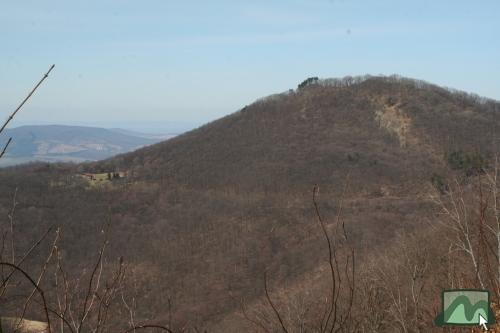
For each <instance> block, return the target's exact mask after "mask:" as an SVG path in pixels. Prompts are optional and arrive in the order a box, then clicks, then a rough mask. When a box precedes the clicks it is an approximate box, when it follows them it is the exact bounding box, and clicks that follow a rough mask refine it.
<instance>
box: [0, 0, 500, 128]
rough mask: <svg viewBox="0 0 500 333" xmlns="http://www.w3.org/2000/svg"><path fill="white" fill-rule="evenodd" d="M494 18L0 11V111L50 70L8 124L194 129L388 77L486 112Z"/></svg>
mask: <svg viewBox="0 0 500 333" xmlns="http://www.w3.org/2000/svg"><path fill="white" fill-rule="evenodd" d="M498 12H500V3H498V2H495V1H483V2H481V3H471V2H456V1H453V2H452V1H448V0H447V1H441V2H439V3H436V2H431V1H419V2H404V3H403V2H399V1H395V0H384V1H378V2H376V3H374V2H370V3H367V2H363V1H360V0H330V1H328V0H314V1H304V0H293V1H286V2H285V1H275V2H272V3H269V2H264V1H254V2H247V1H212V2H210V3H202V2H197V1H184V2H176V1H159V0H150V1H146V2H135V1H120V2H117V1H111V0H108V1H95V0H93V1H88V2H85V3H75V2H66V1H62V0H57V1H51V2H50V3H44V2H40V1H33V0H32V1H23V2H13V3H11V2H6V3H5V4H3V8H2V11H1V12H0V32H2V35H3V36H4V39H3V52H1V53H0V86H2V89H1V90H0V110H1V113H2V114H3V116H4V117H6V116H7V115H8V114H9V113H10V112H12V110H13V109H14V108H15V106H17V105H18V103H19V102H20V101H21V100H22V98H23V97H24V96H25V94H26V93H27V91H29V89H31V87H32V86H33V84H34V83H35V82H36V81H38V80H39V78H40V77H41V75H42V74H43V73H44V72H45V71H46V70H47V69H48V67H49V66H50V65H51V64H52V63H55V64H56V68H55V70H54V71H53V72H52V73H51V77H50V78H49V80H47V81H46V82H45V83H44V85H43V86H42V87H41V89H40V90H39V91H38V92H37V94H36V95H35V96H34V98H33V99H32V100H31V101H30V102H29V103H28V104H27V105H26V108H25V109H23V112H21V113H20V114H19V115H18V117H17V118H16V121H15V124H14V123H13V124H12V125H15V126H19V125H20V124H42V123H57V124H93V125H98V126H99V127H109V126H108V125H105V126H102V124H116V125H110V126H111V127H122V126H120V125H119V124H120V123H122V124H130V125H134V126H135V127H133V128H135V129H137V126H136V125H137V124H139V123H143V124H147V123H150V124H152V125H151V126H152V128H157V127H158V126H159V127H161V126H164V125H159V124H162V123H172V122H173V123H179V122H180V123H189V124H196V125H199V124H202V123H206V122H208V121H211V120H214V119H217V118H220V117H222V116H224V115H227V114H229V113H232V112H234V111H236V110H238V109H240V108H241V107H243V106H244V105H246V104H249V103H251V102H253V101H254V100H256V99H258V98H260V97H262V96H266V95H269V94H272V93H278V92H282V91H286V90H288V89H290V88H295V87H296V85H297V84H298V83H299V82H300V81H302V80H303V79H305V78H306V77H309V76H319V77H323V78H328V77H342V76H345V75H353V76H354V75H363V74H372V75H378V74H379V73H382V74H385V75H391V74H400V75H403V76H406V77H411V78H417V79H423V80H426V81H429V82H432V83H436V84H439V85H443V86H448V87H452V88H456V89H460V90H464V91H468V92H473V93H477V94H479V95H482V96H485V97H489V98H494V99H497V100H499V99H500V92H499V91H498V89H497V86H496V80H495V79H496V77H498V76H500V64H499V62H498V59H499V58H500V46H499V45H498V43H496V40H497V39H498V38H497V37H498V36H497V32H498V31H500V21H499V20H497V19H496V16H497V13H498ZM99 124H101V125H99ZM196 125H195V126H196ZM151 126H149V125H148V126H143V125H140V126H139V128H149V127H151ZM127 128H130V127H127Z"/></svg>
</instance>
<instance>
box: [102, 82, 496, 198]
mask: <svg viewBox="0 0 500 333" xmlns="http://www.w3.org/2000/svg"><path fill="white" fill-rule="evenodd" d="M499 110H500V104H499V103H497V102H495V101H492V100H487V99H484V98H480V97H478V96H475V95H472V94H467V93H464V92H458V91H453V90H450V89H445V88H441V87H438V86H435V85H432V84H429V83H425V82H423V81H417V80H411V79H404V78H399V77H359V78H345V79H341V80H335V79H331V80H310V81H307V80H306V81H305V83H304V84H302V87H301V88H299V89H297V90H294V91H289V92H287V93H283V94H277V95H273V96H270V97H267V98H263V99H262V100H259V101H257V102H255V103H253V104H251V105H249V106H246V107H244V108H242V109H241V110H240V111H238V112H236V113H234V114H231V115H229V116H227V117H224V118H222V119H220V120H217V121H214V122H212V123H209V124H207V125H205V126H202V127H201V128H199V129H197V130H194V131H191V132H188V133H186V134H184V135H181V136H179V137H178V138H175V139H173V140H170V141H168V142H164V143H160V144H157V145H153V146H150V147H147V148H144V149H141V150H139V151H137V152H134V153H132V154H127V155H123V156H120V157H118V158H114V159H111V160H109V161H107V162H105V163H99V164H96V165H95V168H97V169H103V170H106V169H109V168H114V167H120V168H126V169H130V170H133V173H134V175H135V176H136V177H137V178H138V179H151V180H154V179H155V178H156V179H158V178H162V179H164V180H169V181H172V182H174V183H176V184H183V185H187V186H190V187H194V188H198V189H203V188H204V189H210V188H234V187H237V188H238V189H240V190H248V191H262V190H264V191H275V192H280V191H287V190H290V189H297V190H299V189H300V190H301V191H302V190H305V189H307V188H309V187H310V185H311V184H314V183H317V182H321V183H323V184H331V185H338V183H339V181H340V179H342V178H343V177H344V176H345V174H346V173H347V172H348V171H349V172H351V173H352V176H353V177H352V179H353V180H354V182H355V184H353V185H354V186H356V188H358V189H360V190H366V191H375V190H377V189H379V188H380V187H381V186H389V185H390V186H396V187H397V188H401V186H402V185H405V186H406V185H407V186H409V187H414V186H420V185H423V184H424V183H425V182H426V181H428V180H429V177H430V175H431V174H433V173H434V172H436V171H437V170H439V169H441V168H443V167H445V166H446V164H447V163H448V161H451V159H453V158H455V159H463V160H464V161H465V160H467V159H468V160H471V161H472V160H475V161H476V162H478V161H477V159H481V158H483V157H484V158H486V157H487V156H490V155H491V154H492V153H493V152H494V151H495V149H496V147H495V146H494V144H495V142H494V141H495V140H494V138H495V135H496V133H500V132H499V120H500V112H499ZM471 161H469V162H470V163H472V162H471ZM457 163H458V164H460V163H461V162H460V161H455V164H457ZM452 164H453V161H452ZM454 166H455V167H473V166H459V165H454ZM405 189H406V190H407V189H408V188H407V187H405Z"/></svg>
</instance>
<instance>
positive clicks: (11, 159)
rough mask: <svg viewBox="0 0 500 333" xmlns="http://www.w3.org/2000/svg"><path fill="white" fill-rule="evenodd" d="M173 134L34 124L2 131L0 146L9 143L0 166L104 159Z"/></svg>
mask: <svg viewBox="0 0 500 333" xmlns="http://www.w3.org/2000/svg"><path fill="white" fill-rule="evenodd" d="M172 136H174V135H169V134H145V133H138V132H134V131H129V130H125V129H105V128H98V127H85V126H65V125H37V126H20V127H16V128H9V129H6V130H5V131H4V132H3V133H1V134H0V145H1V146H2V147H3V145H4V143H5V142H6V141H7V140H8V138H9V137H12V143H11V144H10V146H9V147H8V150H7V152H6V154H5V156H4V157H3V158H2V159H1V160H0V166H7V165H16V164H22V163H27V162H33V161H47V162H60V161H64V162H83V161H96V160H101V159H105V158H108V157H111V156H114V155H117V154H121V153H126V152H129V151H133V150H135V149H138V148H140V147H143V146H147V145H151V144H154V143H157V142H159V141H162V140H165V139H168V138H169V137H172Z"/></svg>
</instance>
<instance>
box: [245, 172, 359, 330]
mask: <svg viewBox="0 0 500 333" xmlns="http://www.w3.org/2000/svg"><path fill="white" fill-rule="evenodd" d="M347 187H348V181H346V184H345V187H344V190H343V193H342V197H341V199H340V200H339V206H338V208H337V213H336V218H335V221H334V223H333V224H332V225H331V226H330V227H331V228H332V229H333V230H334V231H335V232H334V234H333V235H331V234H330V231H329V230H328V227H327V225H326V223H325V221H324V219H323V216H322V214H321V212H320V208H319V205H318V202H317V196H318V194H319V187H318V186H314V188H313V191H312V202H313V206H314V211H315V214H316V220H317V223H318V225H319V227H320V229H321V232H322V235H323V237H324V240H325V243H326V246H327V254H328V259H327V260H328V267H329V269H328V272H329V274H328V275H329V279H330V282H329V287H330V288H329V290H328V292H327V294H326V295H325V297H324V298H322V299H321V300H320V301H318V300H316V301H315V302H311V303H310V304H306V305H302V306H301V307H300V308H301V311H298V313H299V314H300V315H299V316H300V317H305V316H307V315H309V314H310V315H313V316H314V317H312V318H310V319H306V318H303V320H299V321H297V320H295V321H294V320H292V319H291V318H287V316H285V315H284V313H285V311H283V308H287V309H289V308H290V307H291V306H290V304H289V302H290V301H288V303H287V302H283V301H282V302H276V300H273V296H272V295H271V291H270V290H269V285H268V278H267V273H266V274H264V296H265V301H266V303H267V305H268V309H270V311H266V310H265V309H264V307H260V308H259V309H257V310H254V311H253V312H252V313H249V311H248V310H247V309H246V307H245V306H244V303H243V302H242V312H243V315H244V317H245V318H246V319H247V320H248V321H250V322H251V323H252V324H254V325H255V326H256V327H258V328H259V329H260V330H262V331H263V332H278V331H279V332H283V333H292V332H310V331H314V332H319V333H333V332H335V333H337V332H355V331H356V330H357V324H356V323H353V321H351V320H350V319H351V317H352V310H353V304H354V296H355V287H356V283H355V282H356V280H355V252H354V248H353V247H352V246H351V245H350V242H349V239H348V235H347V231H346V228H345V223H344V221H343V220H342V205H343V199H344V197H345V193H346V191H347ZM311 308H315V311H310V309H311ZM318 313H319V316H318V315H317V314H318ZM295 314H296V315H295V317H296V318H297V312H295Z"/></svg>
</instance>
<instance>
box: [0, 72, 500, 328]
mask: <svg viewBox="0 0 500 333" xmlns="http://www.w3.org/2000/svg"><path fill="white" fill-rule="evenodd" d="M497 133H500V103H498V102H495V101H491V100H486V99H482V98H479V97H477V96H475V95H470V94H465V93H461V92H456V91H451V90H449V89H444V88H441V87H437V86H435V85H431V84H428V83H425V82H421V81H415V80H410V79H403V78H397V77H390V78H387V77H363V78H345V79H342V80H316V79H314V78H313V79H310V80H308V81H307V82H306V83H305V84H302V85H301V87H300V88H298V89H294V90H291V91H289V92H286V93H283V94H278V95H273V96H270V97H267V98H264V99H262V100H259V101H256V102H255V103H252V104H251V105H248V106H245V107H243V108H242V109H241V110H239V111H238V112H235V113H233V114H231V115H229V116H227V117H224V118H222V119H219V120H217V121H214V122H211V123H209V124H206V125H204V126H202V127H200V128H198V129H195V130H193V131H190V132H188V133H185V134H183V135H180V136H178V137H175V138H173V139H170V140H168V141H166V142H162V143H158V144H155V145H152V146H148V147H144V148H142V149H139V150H137V151H134V152H131V153H127V154H123V155H119V156H117V157H113V158H110V159H108V160H105V161H99V162H94V163H87V164H80V165H77V166H68V165H61V164H34V165H29V166H24V167H16V168H11V169H4V170H0V215H2V216H8V214H9V212H11V207H12V199H13V196H14V194H15V195H16V198H17V199H16V200H17V202H18V203H19V204H18V205H17V206H16V209H15V223H16V234H17V235H23V237H22V239H21V241H20V242H19V243H17V246H18V247H19V248H20V249H19V251H18V253H24V252H23V250H22V249H24V250H25V249H26V248H28V247H29V245H30V244H32V243H33V240H37V239H39V237H40V235H41V234H42V233H43V232H44V231H45V230H46V229H47V228H48V226H49V225H61V226H62V229H61V244H60V247H61V248H63V249H64V253H63V254H64V257H65V258H66V259H67V260H69V261H70V262H71V265H68V266H67V269H68V270H70V275H71V276H73V277H77V276H79V275H78V274H81V271H82V267H83V266H85V265H88V263H89V262H91V260H92V258H93V257H94V256H95V255H96V253H97V250H96V249H97V248H98V247H99V245H98V244H99V242H100V237H102V236H101V232H102V230H103V224H104V223H109V224H110V231H109V242H110V243H109V244H110V245H109V248H108V249H107V250H106V251H107V252H106V254H107V255H108V259H107V261H106V263H108V264H109V265H112V264H113V263H115V262H116V261H114V260H115V259H116V258H118V257H123V258H125V260H126V262H127V265H128V266H127V267H128V268H127V269H128V271H127V272H129V274H130V275H131V277H130V278H129V279H128V280H127V283H130V288H129V289H128V292H131V293H134V295H136V297H137V299H138V304H140V305H141V307H138V310H137V313H136V320H137V322H140V320H141V319H155V320H156V321H160V322H167V321H172V322H173V323H174V325H175V327H176V328H182V327H191V328H193V327H198V328H201V327H208V328H213V329H214V330H215V331H216V332H245V331H248V332H253V331H255V330H251V329H250V328H249V327H253V326H252V325H251V324H250V323H249V322H248V321H245V320H244V319H242V317H241V304H242V302H241V300H242V299H243V300H245V302H246V303H248V304H250V305H252V304H256V303H257V302H259V300H262V299H263V297H264V291H263V284H262V278H263V272H265V271H266V272H268V276H269V277H270V280H271V282H270V285H269V288H270V289H271V290H278V289H279V290H281V292H282V293H285V294H286V295H288V294H293V293H294V292H298V291H300V290H305V291H307V292H308V293H309V294H308V295H309V296H311V297H312V296H313V295H316V294H315V288H317V287H319V286H322V284H321V283H320V282H319V281H328V274H327V272H328V270H326V269H325V267H324V266H325V258H326V256H325V252H324V250H325V244H324V239H323V234H322V233H321V230H320V229H319V228H318V225H317V224H316V222H315V221H316V220H315V210H314V206H313V203H312V201H311V191H312V188H313V186H314V185H315V184H317V185H318V186H319V188H320V192H319V193H320V194H319V198H318V204H319V206H320V207H321V212H322V214H323V216H324V219H325V221H332V220H333V219H334V218H335V216H336V214H337V212H338V210H337V209H338V208H339V206H340V201H339V197H340V196H341V193H342V192H343V191H344V190H343V189H344V185H345V183H346V179H348V187H347V190H346V194H345V196H344V201H343V206H342V218H343V222H345V226H346V229H347V232H348V234H349V235H350V237H351V239H353V241H354V245H355V247H356V250H357V251H358V253H359V256H358V257H357V261H356V263H357V265H360V266H359V267H364V266H366V265H365V264H366V263H368V258H369V256H370V255H372V254H374V253H384V251H386V250H388V249H389V248H390V246H391V245H392V244H393V243H394V239H395V237H396V235H398V233H401V232H403V231H405V232H409V231H412V230H418V231H419V232H422V233H423V232H425V230H427V229H426V228H427V226H428V221H430V220H432V219H433V218H434V215H435V214H434V213H435V208H434V206H433V205H432V203H430V202H429V200H428V193H429V191H431V190H432V189H437V190H438V191H441V192H444V191H445V190H446V189H445V184H444V182H445V180H446V178H447V176H449V175H453V174H456V175H460V176H461V177H470V176H473V175H475V174H476V173H478V172H480V170H481V169H482V168H485V167H487V166H488V165H489V164H491V163H492V160H493V157H494V156H495V155H496V154H497V153H498V147H497V146H496V142H497V137H496V136H497ZM111 172H122V173H123V174H124V175H126V177H124V178H120V179H116V180H114V179H113V180H111V179H110V180H104V181H102V182H101V183H99V182H97V183H96V182H92V181H89V180H87V179H84V178H82V177H80V176H81V174H83V173H85V174H86V175H89V174H91V175H92V174H103V173H111ZM330 227H331V225H330V226H329V228H330ZM328 230H330V231H331V230H332V229H328ZM428 244H437V245H439V242H435V243H431V242H429V243H428ZM428 244H424V245H428ZM43 249H45V250H47V248H46V247H44V248H43ZM89 249H90V250H89ZM37 258H38V259H40V258H44V257H43V256H42V255H40V256H38V257H37ZM432 258H438V256H433V257H432ZM35 259H36V258H35ZM35 259H34V260H35ZM40 260H41V259H40ZM436 260H437V259H436ZM441 266H442V265H441ZM441 266H439V267H441ZM27 267H34V268H33V269H35V268H36V267H38V266H37V265H31V266H27ZM443 267H444V266H443ZM325 274H326V275H325ZM436 274H437V273H436ZM443 276H444V275H443ZM432 279H434V280H435V281H437V279H438V277H436V276H432ZM327 283H328V282H327ZM430 283H431V282H429V284H430ZM276 293H278V292H276ZM273 296H274V294H273ZM317 299H321V300H322V299H323V298H322V296H321V294H320V295H319V296H318V298H317ZM283 308H284V307H283ZM381 308H384V309H385V307H381ZM167 309H168V310H167ZM121 315H122V317H120V316H118V317H117V318H123V313H122V314H121ZM429 322H431V320H429ZM368 331H369V330H368ZM424 331H425V330H424Z"/></svg>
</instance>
